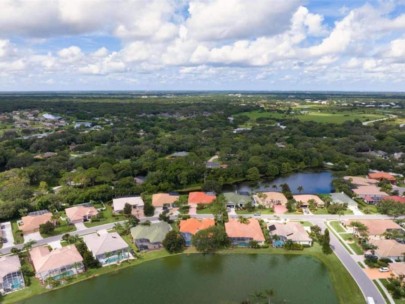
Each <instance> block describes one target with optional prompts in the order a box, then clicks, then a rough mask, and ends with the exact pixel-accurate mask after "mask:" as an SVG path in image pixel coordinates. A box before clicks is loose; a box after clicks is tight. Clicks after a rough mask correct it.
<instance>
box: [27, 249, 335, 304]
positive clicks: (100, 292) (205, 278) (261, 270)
mask: <svg viewBox="0 0 405 304" xmlns="http://www.w3.org/2000/svg"><path fill="white" fill-rule="evenodd" d="M270 289H272V290H273V291H274V296H273V298H272V301H271V303H274V304H276V303H299V304H317V303H319V304H324V303H328V304H337V303H338V300H337V296H336V293H335V291H334V289H333V286H332V283H331V280H330V278H329V274H328V272H327V269H326V267H325V266H324V265H323V264H322V263H321V262H319V261H317V260H315V259H313V258H311V257H308V256H303V255H302V256H295V255H266V254H246V255H244V254H229V255H227V254H225V255H220V254H217V255H201V254H191V255H177V256H171V257H167V258H163V259H159V260H155V261H151V262H146V263H144V264H141V265H139V266H136V267H131V268H127V269H124V270H122V271H118V272H116V273H114V274H108V275H104V276H100V277H97V278H94V279H90V280H87V281H84V282H81V283H78V284H75V285H72V286H69V287H66V288H62V289H59V290H56V291H52V292H49V293H46V294H43V295H40V296H36V297H34V298H31V299H28V300H25V301H23V302H21V303H25V304H43V303H52V304H70V303H74V304H82V303H83V304H85V303H97V304H112V303H120V304H133V303H140V304H143V303H147V304H161V303H165V304H171V303H173V304H180V303H197V304H199V303H201V304H205V303H207V304H208V303H209V304H213V303H219V304H225V303H228V304H229V303H235V304H236V303H238V304H239V303H241V301H243V300H246V299H247V298H249V297H250V299H251V300H253V298H252V295H253V294H254V293H256V292H265V291H266V290H270ZM253 303H263V302H257V301H255V302H253ZM266 303H267V302H266Z"/></svg>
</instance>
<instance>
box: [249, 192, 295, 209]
mask: <svg viewBox="0 0 405 304" xmlns="http://www.w3.org/2000/svg"><path fill="white" fill-rule="evenodd" d="M253 199H254V201H255V203H256V204H258V205H262V206H265V207H267V208H272V207H274V206H276V205H283V206H285V205H287V201H288V200H287V198H286V197H285V195H284V194H283V193H281V192H261V193H258V194H257V195H253Z"/></svg>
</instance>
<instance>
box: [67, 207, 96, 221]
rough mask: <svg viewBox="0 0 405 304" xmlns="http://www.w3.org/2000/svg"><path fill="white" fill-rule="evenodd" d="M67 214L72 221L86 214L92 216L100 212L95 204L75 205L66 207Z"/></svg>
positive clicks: (80, 218)
mask: <svg viewBox="0 0 405 304" xmlns="http://www.w3.org/2000/svg"><path fill="white" fill-rule="evenodd" d="M65 212H66V215H67V217H68V218H69V220H71V221H72V222H74V221H78V220H82V219H83V218H84V217H85V216H86V217H92V216H95V215H97V214H98V211H97V209H96V208H94V207H93V206H74V207H70V208H67V209H65Z"/></svg>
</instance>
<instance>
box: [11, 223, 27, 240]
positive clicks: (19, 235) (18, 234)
mask: <svg viewBox="0 0 405 304" xmlns="http://www.w3.org/2000/svg"><path fill="white" fill-rule="evenodd" d="M11 227H12V229H13V236H14V243H15V244H22V243H24V237H23V236H22V232H18V231H19V229H20V228H19V227H18V224H17V222H16V221H13V222H11Z"/></svg>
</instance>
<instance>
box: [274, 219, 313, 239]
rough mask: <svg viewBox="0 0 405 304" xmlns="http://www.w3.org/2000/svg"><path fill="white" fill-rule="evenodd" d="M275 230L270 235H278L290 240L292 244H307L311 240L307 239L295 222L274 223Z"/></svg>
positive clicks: (307, 236) (301, 228)
mask: <svg viewBox="0 0 405 304" xmlns="http://www.w3.org/2000/svg"><path fill="white" fill-rule="evenodd" d="M272 225H274V227H275V228H276V230H273V231H271V234H272V235H279V236H283V237H285V238H287V239H288V240H292V241H293V242H309V241H312V239H311V238H310V237H309V235H308V233H307V232H306V231H305V228H304V227H303V226H302V225H301V224H300V223H297V222H287V223H285V224H284V223H274V224H271V225H270V226H272Z"/></svg>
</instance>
